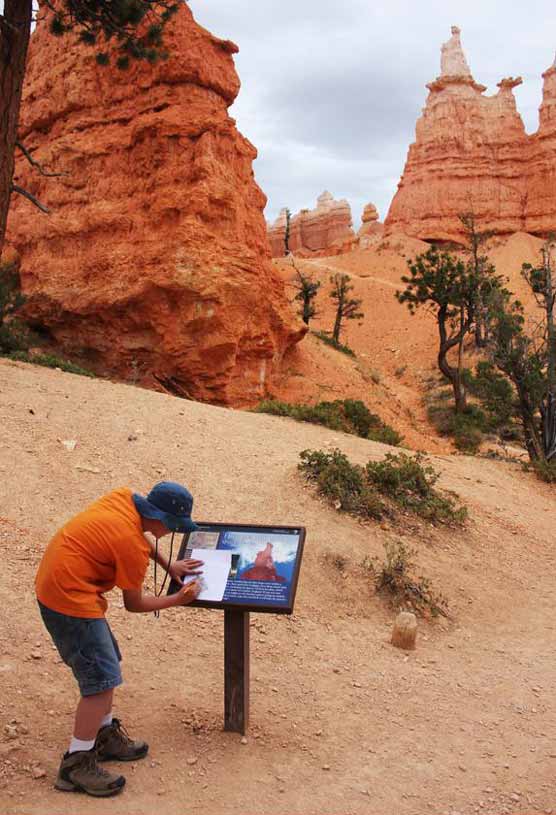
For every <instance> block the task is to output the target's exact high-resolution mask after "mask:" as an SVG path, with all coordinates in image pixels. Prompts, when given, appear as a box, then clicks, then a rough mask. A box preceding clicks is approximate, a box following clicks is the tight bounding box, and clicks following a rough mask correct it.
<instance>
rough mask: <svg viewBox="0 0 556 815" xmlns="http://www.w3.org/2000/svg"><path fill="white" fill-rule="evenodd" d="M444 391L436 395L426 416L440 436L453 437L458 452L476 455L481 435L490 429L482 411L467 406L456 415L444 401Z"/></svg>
mask: <svg viewBox="0 0 556 815" xmlns="http://www.w3.org/2000/svg"><path fill="white" fill-rule="evenodd" d="M444 394H445V392H444V391H441V392H440V393H439V394H436V395H435V397H434V400H433V401H431V402H429V404H428V406H427V416H428V418H429V420H430V421H431V423H432V424H433V425H434V427H435V428H436V430H437V432H438V433H440V435H441V436H453V439H454V443H455V445H456V447H457V448H458V450H462V451H464V452H466V453H476V452H477V451H478V450H479V447H480V445H481V442H482V440H483V435H484V434H485V433H487V432H488V431H489V429H490V426H489V421H488V418H487V416H486V415H485V413H484V411H482V410H481V408H479V407H477V405H473V404H471V405H467V408H466V409H465V410H464V411H463V412H462V413H456V412H455V410H454V408H453V406H452V405H449V404H446V403H445V401H444Z"/></svg>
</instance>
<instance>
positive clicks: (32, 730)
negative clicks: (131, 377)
mask: <svg viewBox="0 0 556 815" xmlns="http://www.w3.org/2000/svg"><path fill="white" fill-rule="evenodd" d="M0 381H1V385H0V420H1V422H2V435H1V440H0V445H1V456H0V476H1V477H0V547H1V551H2V564H3V568H2V572H1V576H0V601H1V603H2V607H3V609H4V619H3V625H2V627H1V629H0V681H1V684H2V695H1V698H0V812H1V813H2V815H53V813H58V812H62V811H64V812H65V813H67V815H80V814H81V813H98V812H100V811H102V812H105V811H108V810H109V811H110V813H112V814H113V815H124V813H125V815H128V813H133V815H152V813H153V812H156V811H160V810H163V811H164V812H165V813H166V814H167V815H178V813H183V812H206V813H211V815H212V814H213V813H214V815H216V813H219V814H220V813H225V815H316V813H318V815H339V814H340V813H341V815H360V814H361V815H363V813H365V815H368V813H373V815H424V813H427V815H455V813H459V815H474V813H476V812H481V813H487V815H502V814H503V813H508V814H509V813H511V815H518V813H519V815H524V814H525V813H533V812H535V813H537V812H544V813H551V812H553V811H555V812H556V792H555V789H554V774H555V770H556V741H555V733H556V702H555V700H554V676H555V669H554V649H555V645H556V630H555V628H556V621H555V617H554V613H553V598H554V567H555V554H554V553H555V546H554V510H555V507H556V501H555V497H554V491H553V490H551V489H550V488H549V487H547V486H546V485H543V484H541V483H539V482H538V481H536V480H535V479H534V478H533V477H532V476H530V475H529V474H527V473H524V472H522V471H521V469H520V468H519V467H518V466H517V465H515V464H511V463H505V462H500V461H492V460H486V459H478V458H467V457H463V456H449V455H442V456H438V457H437V458H433V462H434V463H435V466H437V467H438V468H439V469H441V470H442V473H443V475H442V479H441V484H442V486H444V487H446V488H449V489H452V490H455V491H456V492H457V493H458V494H459V495H460V496H461V497H462V498H463V499H464V500H465V502H466V503H467V505H468V507H469V510H470V516H471V520H470V522H469V524H468V526H467V528H466V529H465V530H458V531H454V530H450V531H446V530H439V529H433V528H431V527H428V526H426V525H422V524H418V523H415V522H414V521H412V520H411V518H409V517H407V518H406V519H405V525H404V527H403V529H401V530H400V529H398V530H396V529H393V528H392V527H391V525H389V524H383V525H378V524H370V525H363V524H360V523H358V522H356V521H355V520H353V519H351V518H349V517H347V516H345V515H343V514H341V513H338V512H335V511H334V510H331V509H329V508H328V507H327V506H326V505H324V504H323V503H322V502H321V501H320V500H318V499H317V498H316V497H315V496H314V494H313V492H312V490H311V489H308V488H306V487H305V486H304V485H303V483H302V481H301V479H300V477H299V476H298V474H297V471H296V465H297V462H298V456H299V452H300V451H301V450H303V449H305V448H323V447H325V446H327V447H329V448H330V447H332V446H339V447H340V448H341V449H342V450H344V451H345V452H346V454H348V455H349V456H350V457H351V458H352V459H353V460H356V461H359V462H364V461H366V460H367V459H368V458H378V457H380V456H382V455H383V454H384V452H385V451H386V450H387V449H388V448H386V447H385V446H383V445H379V444H375V443H372V442H368V441H365V440H362V439H357V438H354V437H350V436H344V435H343V434H339V433H333V432H331V431H328V430H326V429H323V428H319V427H315V426H311V425H304V424H297V423H294V422H292V421H290V420H287V419H279V418H274V417H270V416H264V415H255V414H249V413H244V412H238V411H232V410H225V409H222V408H215V407H209V406H206V405H201V404H197V403H192V402H187V401H183V400H179V399H174V398H172V397H169V396H165V395H162V394H157V393H152V392H148V391H143V390H139V389H136V388H133V387H131V386H126V385H118V384H112V383H110V382H106V381H100V380H88V379H84V378H81V377H76V376H71V375H69V374H63V373H61V372H58V371H53V370H47V369H40V368H32V367H29V366H26V365H23V364H19V363H17V364H13V363H9V362H6V361H0ZM130 436H131V437H132V439H131V440H130ZM133 437H136V438H133ZM63 440H76V441H77V445H76V447H75V450H73V451H69V450H67V449H65V447H64V446H63V445H62V444H61V441H63ZM164 477H167V478H172V479H175V480H178V481H183V482H184V483H186V484H187V485H188V486H189V487H190V488H191V490H192V491H193V493H194V495H195V515H196V517H197V518H198V519H200V520H214V521H219V520H227V521H244V522H255V523H257V522H258V523H265V522H266V523H274V522H275V523H296V524H297V523H304V524H305V525H306V527H307V545H306V554H305V558H304V563H303V567H302V575H301V581H300V586H299V592H298V598H297V604H296V613H295V615H294V616H293V617H292V618H285V617H278V616H272V615H252V621H251V622H252V631H251V642H252V652H253V653H252V696H251V702H252V710H251V727H250V730H249V734H248V738H247V743H246V744H242V742H241V739H240V737H239V736H238V735H235V734H229V733H224V732H223V731H222V729H221V727H222V696H223V690H222V647H223V646H222V618H221V615H220V614H219V613H216V612H210V611H203V610H195V609H180V610H171V611H168V612H166V613H163V614H162V615H161V617H160V619H159V620H156V619H154V618H153V617H152V616H149V615H131V614H127V613H126V612H125V610H124V609H123V608H122V605H121V600H120V597H119V595H118V593H117V592H114V593H113V595H112V596H111V598H110V609H109V619H110V621H111V624H112V625H113V628H114V630H115V632H116V635H117V636H118V637H119V640H120V645H121V647H122V651H123V654H124V663H123V668H124V676H125V679H126V684H125V685H124V687H123V688H122V689H120V690H119V691H118V693H117V706H116V711H117V714H118V715H120V716H121V718H122V719H123V720H124V722H125V724H126V725H127V726H128V728H129V729H130V731H131V732H132V733H136V734H137V735H140V736H142V737H145V738H147V739H148V740H149V742H150V744H151V752H150V755H149V758H148V759H147V760H145V761H143V762H138V763H137V764H136V765H131V766H130V765H127V766H122V770H123V771H124V774H125V775H126V776H127V778H128V785H127V788H126V790H125V792H124V793H123V795H122V796H120V797H119V798H116V799H114V800H112V801H111V802H110V803H109V804H108V803H103V804H100V805H99V803H98V801H95V800H93V799H90V798H87V797H85V796H71V795H68V794H63V793H57V792H55V791H54V790H53V789H52V781H53V777H54V774H55V772H56V769H57V766H58V762H59V758H60V753H61V751H62V750H63V749H65V747H66V742H67V740H68V737H69V734H70V732H71V725H72V721H71V720H72V712H73V707H74V704H75V701H76V694H75V690H74V687H73V681H72V679H71V677H70V675H69V672H68V670H67V669H66V668H65V666H63V665H60V664H59V663H58V659H57V655H56V653H55V652H54V651H53V650H52V648H51V645H50V643H49V640H48V638H47V635H46V633H45V632H44V631H43V629H42V627H41V623H40V621H39V618H38V615H37V612H36V608H35V603H34V598H33V592H32V581H33V575H34V572H35V569H36V566H37V563H38V561H39V559H40V556H41V552H42V550H43V548H44V546H45V544H46V542H47V540H48V538H49V536H50V535H51V533H52V532H53V531H54V529H55V528H56V527H57V526H58V525H59V524H60V523H61V522H62V521H63V520H64V519H65V518H67V517H68V516H69V515H70V514H71V513H73V512H76V511H77V510H79V509H81V508H82V507H83V505H84V504H86V503H87V502H88V501H90V500H92V499H94V498H96V497H97V496H98V495H100V494H102V493H104V492H106V491H108V490H110V489H111V488H113V487H115V486H118V485H122V484H128V485H130V486H132V487H133V488H134V489H137V490H139V491H144V490H148V489H149V487H150V486H151V485H152V483H153V482H154V481H156V480H159V479H160V478H164ZM400 534H403V535H404V536H405V539H406V540H407V542H409V543H410V544H411V545H412V546H414V547H415V548H416V550H417V556H416V557H417V561H418V564H419V567H420V570H421V571H422V573H423V574H425V575H426V576H428V577H429V578H430V579H431V580H432V582H433V585H434V587H435V588H436V589H437V590H441V591H442V592H443V593H444V594H445V595H446V596H447V598H448V600H449V602H450V607H451V610H452V614H453V616H454V619H453V620H452V621H440V622H439V623H428V624H427V623H421V624H420V629H419V638H418V647H417V650H416V651H415V652H413V653H409V654H406V653H404V652H401V651H398V650H396V649H394V648H392V646H391V645H390V644H389V642H388V639H389V632H390V628H391V624H392V620H393V613H392V612H391V611H390V610H389V609H388V608H386V607H385V606H384V605H383V604H382V602H381V601H380V600H379V599H378V598H377V597H376V596H375V595H374V594H373V593H372V591H371V589H370V579H369V576H368V573H366V572H365V571H364V569H363V568H362V566H361V563H362V561H363V559H364V557H365V556H366V555H371V556H379V557H381V556H382V553H383V543H384V542H385V541H386V540H388V539H390V538H392V537H393V536H399V535H400ZM327 553H329V554H332V555H334V554H341V555H342V556H343V557H344V558H345V559H346V568H345V572H343V573H342V572H341V571H338V569H337V568H335V567H334V566H333V565H331V562H330V560H331V559H330V558H329V559H328V560H327V559H326V557H325V556H326V554H327ZM14 720H17V721H16V723H15V726H16V728H17V730H18V734H17V737H16V738H15V739H10V738H9V737H8V734H7V733H6V731H5V726H6V725H8V726H9V725H10V723H11V722H13V721H14ZM43 770H44V772H45V775H44V776H42V775H41V773H42V771H43ZM33 773H34V774H35V775H39V776H41V777H38V778H35V777H34V776H33Z"/></svg>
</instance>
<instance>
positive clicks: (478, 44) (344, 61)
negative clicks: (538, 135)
mask: <svg viewBox="0 0 556 815" xmlns="http://www.w3.org/2000/svg"><path fill="white" fill-rule="evenodd" d="M189 5H190V8H191V9H192V11H193V13H194V15H195V18H196V20H197V21H198V22H199V23H200V24H201V25H203V26H205V28H208V29H209V30H210V31H212V33H213V34H216V35H217V36H219V37H222V38H224V39H231V40H233V41H234V42H236V43H237V45H238V46H239V49H240V51H239V54H237V55H236V57H235V61H236V68H237V71H238V73H239V77H240V79H241V83H242V88H241V91H240V94H239V96H238V99H237V101H236V103H235V104H234V105H233V107H232V108H231V115H232V116H234V118H235V119H236V120H237V123H238V127H239V129H240V131H241V132H242V133H243V134H244V135H245V136H247V138H248V139H249V140H250V141H252V142H253V144H254V145H255V146H256V147H257V149H258V151H259V157H258V159H257V161H256V162H255V175H256V178H257V181H258V183H259V184H260V186H261V187H262V188H263V190H264V192H265V193H266V195H267V196H268V205H267V208H266V211H265V214H266V217H267V219H268V220H273V219H274V218H275V217H276V216H277V214H278V212H279V210H280V209H281V208H282V207H285V206H288V207H289V208H290V209H291V210H292V212H297V211H298V210H299V209H301V208H302V207H311V208H312V207H313V206H314V205H315V201H316V198H317V196H318V195H319V194H320V193H321V192H322V191H323V190H325V189H328V190H330V192H331V193H332V194H333V195H334V197H335V198H347V199H348V201H349V202H350V204H351V207H352V213H353V220H354V225H355V226H356V227H357V226H358V224H359V222H360V216H361V212H362V209H363V206H364V204H365V203H367V202H369V201H372V202H373V203H374V204H376V206H377V207H378V210H379V213H380V217H381V220H383V219H384V217H385V216H386V213H387V210H388V206H389V204H390V201H391V199H392V196H393V194H394V192H395V190H396V185H397V183H398V180H399V177H400V175H401V172H402V170H403V166H404V163H405V158H406V154H407V149H408V147H409V145H410V143H411V142H412V141H413V139H414V136H415V122H416V119H417V117H418V116H419V114H420V111H421V108H422V107H423V105H424V103H425V99H426V95H427V93H428V91H427V90H426V88H425V85H426V83H427V82H430V81H431V80H432V79H434V78H435V77H436V76H438V74H439V73H440V46H441V44H442V43H443V42H445V41H446V40H448V39H449V37H450V27H451V26H452V25H459V26H460V28H461V29H462V35H461V37H462V44H463V48H464V51H465V54H466V56H467V61H468V63H469V66H470V68H471V71H472V73H473V75H474V77H475V79H476V80H477V81H478V82H481V83H482V84H483V85H487V86H488V90H487V92H486V93H487V94H492V93H495V92H496V91H497V88H496V83H497V82H499V81H500V79H501V78H502V77H506V76H522V77H523V85H522V86H520V87H519V88H517V89H516V90H515V94H516V98H517V104H518V109H519V111H520V113H521V115H522V117H523V120H524V122H525V127H526V129H527V131H528V132H534V131H535V130H536V129H537V127H538V107H539V104H540V102H541V89H542V80H541V73H542V72H543V71H544V70H546V68H548V66H549V65H550V64H551V63H552V62H553V60H554V53H555V49H556V5H555V4H554V2H549V0H529V2H527V3H518V4H510V3H508V2H505V3H504V4H502V3H500V1H499V0H498V2H496V1H495V0H465V2H447V0H422V2H420V3H415V2H414V0H413V1H412V2H409V0H407V1H406V0H387V2H384V0H336V1H335V2H332V0H190V3H189Z"/></svg>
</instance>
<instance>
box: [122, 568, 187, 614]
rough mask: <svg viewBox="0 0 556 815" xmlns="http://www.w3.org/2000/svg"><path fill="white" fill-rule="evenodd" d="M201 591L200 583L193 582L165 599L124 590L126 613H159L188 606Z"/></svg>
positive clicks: (133, 590) (138, 590) (134, 590)
mask: <svg viewBox="0 0 556 815" xmlns="http://www.w3.org/2000/svg"><path fill="white" fill-rule="evenodd" d="M161 565H162V564H161ZM200 591H201V585H200V583H199V581H198V580H193V581H192V582H191V583H188V584H187V586H182V587H181V588H180V589H179V591H177V592H176V593H175V594H168V595H166V596H165V597H153V596H152V595H145V594H143V591H142V589H122V595H123V598H124V606H125V607H126V611H133V612H146V611H159V610H160V609H163V608H172V607H173V606H186V605H188V604H189V603H192V602H193V600H195V598H196V597H197V595H198V594H199V592H200Z"/></svg>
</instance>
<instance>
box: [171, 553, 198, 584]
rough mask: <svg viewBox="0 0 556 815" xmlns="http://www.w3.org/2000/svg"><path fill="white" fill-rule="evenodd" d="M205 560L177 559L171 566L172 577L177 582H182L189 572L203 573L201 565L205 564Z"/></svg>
mask: <svg viewBox="0 0 556 815" xmlns="http://www.w3.org/2000/svg"><path fill="white" fill-rule="evenodd" d="M203 562H204V561H202V560H193V559H192V558H187V560H176V561H174V563H172V565H171V566H170V569H169V572H170V577H171V578H172V579H173V580H175V581H176V583H181V579H182V577H185V576H186V575H187V574H202V570H201V569H200V568H199V567H200V566H202V565H203Z"/></svg>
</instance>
